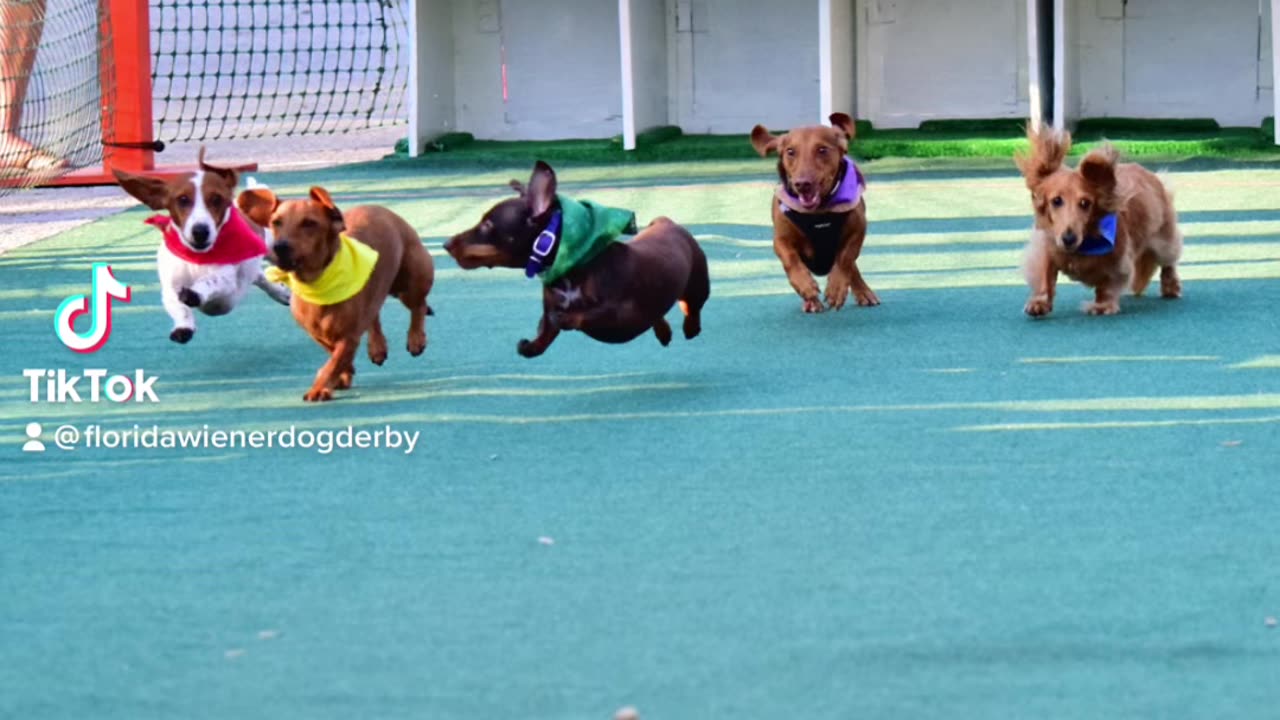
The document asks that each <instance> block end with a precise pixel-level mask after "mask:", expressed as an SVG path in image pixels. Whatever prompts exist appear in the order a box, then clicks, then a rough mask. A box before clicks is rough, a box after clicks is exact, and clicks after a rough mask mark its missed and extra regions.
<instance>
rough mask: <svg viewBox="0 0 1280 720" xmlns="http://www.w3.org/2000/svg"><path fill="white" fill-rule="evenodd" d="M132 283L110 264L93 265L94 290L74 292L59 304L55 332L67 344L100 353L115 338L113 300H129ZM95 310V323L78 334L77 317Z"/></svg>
mask: <svg viewBox="0 0 1280 720" xmlns="http://www.w3.org/2000/svg"><path fill="white" fill-rule="evenodd" d="M130 294H131V293H130V291H129V286H128V285H125V284H124V283H122V282H120V281H119V280H117V279H116V278H115V276H114V275H112V274H111V266H110V265H108V264H106V263H94V264H93V291H92V293H91V294H90V295H89V296H85V295H72V296H70V297H68V298H67V299H66V300H63V301H62V304H61V305H59V306H58V312H57V313H55V314H54V316H53V332H54V333H55V334H56V335H57V336H58V339H59V340H61V341H62V344H63V345H66V346H67V347H69V348H71V349H72V350H74V351H76V352H78V353H91V352H97V351H98V350H99V349H100V348H101V347H102V346H103V345H105V344H107V338H109V337H111V300H112V299H113V298H114V299H116V300H119V301H120V302H129V297H130ZM91 310H92V312H93V315H92V320H93V322H92V323H91V324H90V325H89V330H88V332H85V333H78V332H76V331H75V327H74V325H73V323H75V320H76V318H78V317H80V316H81V315H84V314H86V313H88V312H90V311H91Z"/></svg>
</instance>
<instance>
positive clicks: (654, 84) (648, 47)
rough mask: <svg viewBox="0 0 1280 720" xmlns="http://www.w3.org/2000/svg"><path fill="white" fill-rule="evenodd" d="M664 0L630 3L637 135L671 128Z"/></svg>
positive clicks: (632, 1)
mask: <svg viewBox="0 0 1280 720" xmlns="http://www.w3.org/2000/svg"><path fill="white" fill-rule="evenodd" d="M667 24H668V23H667V15H666V0H631V37H632V44H631V58H632V63H633V65H632V75H633V79H634V83H635V113H636V131H637V132H644V131H645V130H649V129H652V128H654V127H658V126H660V125H670V124H671V121H670V116H669V111H668V106H667V89H668V78H667V40H668V38H667V35H668V31H667Z"/></svg>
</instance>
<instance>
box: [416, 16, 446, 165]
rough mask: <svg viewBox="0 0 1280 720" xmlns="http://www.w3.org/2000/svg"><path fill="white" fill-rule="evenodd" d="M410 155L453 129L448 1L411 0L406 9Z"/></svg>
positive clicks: (420, 150)
mask: <svg viewBox="0 0 1280 720" xmlns="http://www.w3.org/2000/svg"><path fill="white" fill-rule="evenodd" d="M409 20H410V22H409V25H410V30H411V32H412V35H411V37H410V38H409V56H410V58H411V60H410V65H409V88H408V90H409V103H408V104H409V138H408V139H409V155H410V156H414V157H416V156H417V155H418V153H420V152H422V146H423V144H424V143H425V142H426V141H427V140H429V139H431V138H432V137H434V136H436V135H439V134H440V133H443V132H449V131H451V130H453V129H454V123H455V122H457V108H456V107H455V102H456V92H455V77H454V58H453V12H452V9H451V0H413V3H412V4H411V5H410V10H409Z"/></svg>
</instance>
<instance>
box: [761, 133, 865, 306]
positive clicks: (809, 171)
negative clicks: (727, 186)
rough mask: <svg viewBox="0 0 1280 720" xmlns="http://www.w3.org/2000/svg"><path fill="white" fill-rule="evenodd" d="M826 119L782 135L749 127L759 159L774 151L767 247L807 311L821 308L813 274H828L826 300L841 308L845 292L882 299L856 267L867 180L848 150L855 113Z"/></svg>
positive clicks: (859, 297)
mask: <svg viewBox="0 0 1280 720" xmlns="http://www.w3.org/2000/svg"><path fill="white" fill-rule="evenodd" d="M831 124H832V125H833V126H834V127H823V126H821V125H814V126H811V127H802V128H797V129H795V130H792V131H791V132H788V133H787V134H785V135H782V136H780V137H779V136H775V135H772V134H770V133H769V130H768V129H767V128H765V127H764V126H763V125H756V126H755V128H753V129H752V130H751V144H752V146H754V147H755V149H756V152H758V153H760V156H761V157H767V156H768V155H769V153H773V152H776V153H778V177H779V179H780V180H781V182H780V183H779V185H778V189H777V191H776V192H775V193H774V197H773V198H772V199H771V200H770V203H769V204H770V211H771V212H772V214H773V251H774V252H775V253H777V255H778V259H779V260H781V261H782V268H783V269H784V270H786V272H787V279H788V280H790V281H791V287H793V288H795V291H796V293H798V294H799V295H800V297H801V298H802V299H803V300H804V305H803V308H804V311H805V312H807V313H816V312H822V310H823V306H822V301H821V300H820V299H819V297H818V283H817V281H816V280H814V279H813V276H814V275H827V274H828V273H829V274H830V277H828V278H827V292H826V300H827V305H828V306H830V307H832V308H835V309H836V310H839V309H840V308H842V307H844V303H845V300H846V299H847V298H848V297H849V292H850V290H852V291H853V296H854V298H856V299H857V301H858V304H859V305H864V306H869V305H879V304H880V299H879V298H878V297H876V294H875V293H874V292H872V291H871V288H870V287H868V286H867V283H866V281H865V280H863V279H862V273H860V272H859V271H858V255H859V254H860V253H861V252H862V242H863V241H864V240H865V239H866V237H867V205H866V202H865V201H864V200H863V198H862V192H863V189H864V188H865V186H866V182H865V181H864V180H863V177H862V173H861V172H860V171H859V170H858V167H857V165H855V164H854V162H853V159H852V158H850V157H849V155H848V153H849V142H850V141H851V140H853V136H854V125H853V118H851V117H849V116H848V115H845V114H844V113H834V114H833V115H832V116H831Z"/></svg>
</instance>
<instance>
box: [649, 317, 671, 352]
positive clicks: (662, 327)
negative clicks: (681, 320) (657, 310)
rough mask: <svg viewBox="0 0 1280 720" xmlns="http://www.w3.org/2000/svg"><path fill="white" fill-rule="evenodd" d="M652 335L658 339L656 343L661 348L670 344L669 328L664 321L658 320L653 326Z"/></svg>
mask: <svg viewBox="0 0 1280 720" xmlns="http://www.w3.org/2000/svg"><path fill="white" fill-rule="evenodd" d="M653 335H654V337H656V338H658V342H659V343H661V344H662V347H666V346H668V345H670V344H671V326H670V325H668V324H667V322H666V321H665V320H659V321H658V322H656V323H654V325H653Z"/></svg>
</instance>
